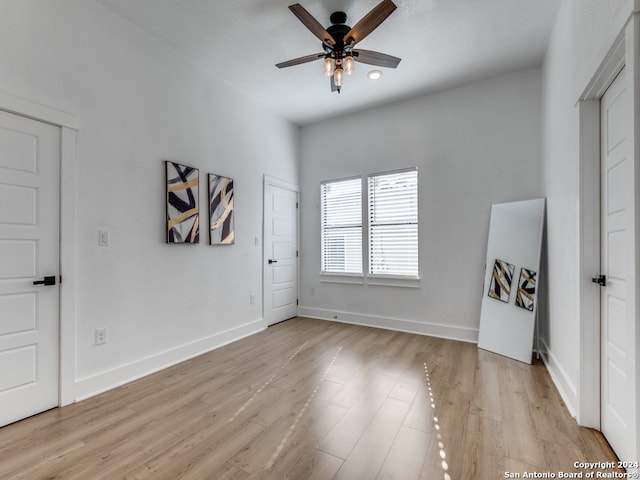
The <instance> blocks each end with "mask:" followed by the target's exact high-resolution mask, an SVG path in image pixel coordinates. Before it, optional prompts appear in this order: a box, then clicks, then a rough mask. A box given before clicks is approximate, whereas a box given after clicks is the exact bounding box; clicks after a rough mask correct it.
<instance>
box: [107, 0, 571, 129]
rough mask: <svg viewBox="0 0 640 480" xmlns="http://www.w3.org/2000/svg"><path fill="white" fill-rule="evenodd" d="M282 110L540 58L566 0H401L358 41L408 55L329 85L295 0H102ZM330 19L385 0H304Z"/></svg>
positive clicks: (297, 110)
mask: <svg viewBox="0 0 640 480" xmlns="http://www.w3.org/2000/svg"><path fill="white" fill-rule="evenodd" d="M99 1H100V2H101V3H102V4H104V5H105V6H107V7H108V8H110V9H112V10H113V11H115V12H116V13H117V14H119V15H120V16H122V17H124V18H125V19H127V20H129V21H130V22H132V23H134V24H136V25H138V26H139V27H140V28H142V29H143V30H145V31H147V32H148V33H149V34H151V35H152V36H154V37H156V38H158V39H160V40H162V41H164V42H166V43H167V44H169V45H170V46H171V47H172V48H174V49H175V50H176V51H178V52H179V53H181V54H182V55H184V56H185V57H187V58H190V59H191V60H192V61H194V62H195V63H197V64H199V65H201V66H202V67H203V68H205V69H207V70H208V71H210V72H211V73H212V74H213V75H215V76H217V77H218V78H220V79H222V80H223V81H225V82H227V83H229V84H232V85H234V86H235V87H236V88H238V89H239V90H240V91H242V92H244V93H245V94H246V95H248V96H249V97H251V98H253V99H254V100H256V101H257V102H259V103H261V104H262V105H264V106H265V107H266V108H267V109H269V110H271V111H273V112H274V113H276V114H278V115H280V116H282V117H284V118H286V119H288V120H290V121H292V122H294V123H296V124H299V125H304V124H308V123H312V122H314V121H318V120H321V119H325V118H329V117H332V116H335V115H340V114H343V113H348V112H352V111H356V110H361V109H365V108H368V107H371V106H374V105H379V104H383V103H388V102H392V101H395V100H398V99H401V98H408V97H411V96H415V95H419V94H423V93H427V92H432V91H436V90H440V89H443V88H448V87H451V86H456V85H461V84H465V83H469V82H472V81H477V80H480V79H483V78H489V77H493V76H496V75H499V74H502V73H507V72H511V71H515V70H520V69H524V68H530V67H537V66H539V65H541V63H542V59H543V56H544V52H545V49H546V46H547V43H548V39H549V35H550V32H551V29H552V27H553V22H554V19H555V15H556V12H557V9H558V6H559V3H560V0H394V1H395V3H396V5H397V6H398V9H397V10H396V11H395V12H393V13H392V14H391V16H390V17H389V18H387V20H386V21H385V22H384V23H383V24H382V25H380V26H379V27H378V28H377V29H376V30H375V31H374V32H373V33H371V34H370V35H369V36H368V37H367V38H365V39H364V40H363V41H362V42H361V43H359V44H358V47H359V48H363V49H367V50H376V51H379V52H382V53H386V54H389V55H393V56H396V57H401V58H402V62H401V63H400V65H399V66H398V68H397V69H395V70H394V69H385V68H381V70H383V72H384V75H383V77H382V78H381V79H380V80H378V81H375V82H374V81H372V80H369V79H368V78H367V75H366V73H367V72H368V71H370V70H372V69H374V68H375V67H372V66H370V65H365V64H361V63H356V71H355V72H354V74H353V75H352V76H348V77H347V76H345V79H344V83H343V87H342V93H340V94H337V93H331V91H330V83H329V80H328V79H327V78H326V77H324V75H323V65H322V62H321V61H316V62H312V63H307V64H304V65H298V66H295V67H290V68H285V69H278V68H276V67H275V66H274V65H275V64H276V63H279V62H282V61H285V60H290V59H292V58H297V57H301V56H304V55H309V54H312V53H317V52H321V51H322V47H321V45H320V41H319V40H318V39H317V38H316V37H315V36H314V35H313V34H311V32H309V31H308V30H307V29H306V28H305V27H304V25H302V23H301V22H300V21H299V20H298V19H297V18H296V17H295V16H294V15H293V14H292V13H291V12H290V11H289V9H288V8H287V7H288V6H289V5H290V4H292V3H296V0H233V1H232V0H225V1H223V0H99ZM299 3H301V4H302V6H303V7H304V8H306V9H307V10H308V11H309V12H310V13H311V14H312V15H313V16H314V17H315V18H316V19H317V20H318V21H319V22H320V23H321V24H322V25H324V26H325V27H327V26H329V25H330V22H329V15H330V14H331V13H332V12H334V11H337V10H340V11H344V12H346V13H347V15H348V19H347V24H348V25H351V26H353V25H354V24H355V23H356V22H357V21H358V20H360V19H361V18H362V17H363V16H364V15H365V14H366V13H367V12H368V11H369V10H371V9H372V8H373V7H374V6H376V5H377V4H378V3H379V0H359V1H355V0H299Z"/></svg>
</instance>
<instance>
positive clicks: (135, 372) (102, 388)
mask: <svg viewBox="0 0 640 480" xmlns="http://www.w3.org/2000/svg"><path fill="white" fill-rule="evenodd" d="M266 327H267V325H266V324H265V322H264V320H263V319H259V320H254V321H252V322H249V323H245V324H244V325H240V326H239V327H235V328H232V329H229V330H225V331H224V332H219V333H216V334H215V335H211V336H209V337H206V338H202V339H200V340H196V341H195V342H191V343H188V344H185V345H180V346H178V347H175V348H172V349H170V350H166V351H164V352H160V353H157V354H155V355H152V356H150V357H147V358H143V359H141V360H137V361H135V362H132V363H129V364H127V365H122V366H120V367H117V368H114V369H112V370H108V371H106V372H101V373H98V374H96V375H92V376H90V377H86V378H82V379H80V380H77V381H76V384H75V400H76V401H80V400H84V399H86V398H89V397H92V396H94V395H97V394H99V393H102V392H106V391H107V390H111V389H112V388H115V387H118V386H120V385H124V384H125V383H129V382H131V381H133V380H136V379H138V378H141V377H144V376H146V375H149V374H151V373H154V372H157V371H159V370H162V369H164V368H167V367H170V366H172V365H176V364H178V363H180V362H184V361H185V360H188V359H190V358H193V357H197V356H198V355H202V354H203V353H207V352H209V351H211V350H215V349H216V348H220V347H222V346H224V345H227V344H229V343H232V342H235V341H236V340H240V339H241V338H244V337H248V336H250V335H253V334H255V333H258V332H260V331H262V330H264V329H265V328H266Z"/></svg>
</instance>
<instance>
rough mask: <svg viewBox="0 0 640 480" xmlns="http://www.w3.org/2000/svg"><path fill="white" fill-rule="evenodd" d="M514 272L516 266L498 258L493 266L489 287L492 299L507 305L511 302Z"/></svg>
mask: <svg viewBox="0 0 640 480" xmlns="http://www.w3.org/2000/svg"><path fill="white" fill-rule="evenodd" d="M514 271H515V266H514V265H511V264H510V263H507V262H505V261H504V260H499V259H497V258H496V260H495V262H494V264H493V273H492V274H491V284H490V285H489V296H490V297H491V298H495V299H496V300H500V301H502V302H505V303H508V302H509V294H510V293H511V282H512V280H513V273H514Z"/></svg>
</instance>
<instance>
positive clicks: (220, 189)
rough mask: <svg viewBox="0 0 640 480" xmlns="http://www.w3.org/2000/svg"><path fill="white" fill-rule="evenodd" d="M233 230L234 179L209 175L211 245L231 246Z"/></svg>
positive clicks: (233, 236) (233, 237) (233, 240)
mask: <svg viewBox="0 0 640 480" xmlns="http://www.w3.org/2000/svg"><path fill="white" fill-rule="evenodd" d="M234 242H235V231H234V228H233V179H232V178H229V177H223V176H222V175H214V174H213V173H210V174H209V243H210V244H211V245H231V244H233V243H234Z"/></svg>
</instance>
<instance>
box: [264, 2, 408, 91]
mask: <svg viewBox="0 0 640 480" xmlns="http://www.w3.org/2000/svg"><path fill="white" fill-rule="evenodd" d="M396 8H397V7H396V5H395V4H394V3H393V2H392V1H391V0H382V2H380V3H379V4H378V5H377V6H376V7H374V8H373V10H371V11H370V12H369V13H367V14H366V15H365V16H364V17H363V18H362V19H361V20H360V21H359V22H358V23H356V24H355V25H354V26H353V27H350V26H348V25H347V24H346V22H347V14H346V13H344V12H334V13H332V14H331V17H330V19H329V20H330V21H331V25H330V26H329V27H327V28H326V29H325V28H324V27H323V26H322V25H321V24H320V22H318V21H317V20H316V19H315V18H314V17H313V16H312V15H311V14H310V13H309V12H308V11H307V10H305V8H304V7H303V6H302V5H300V4H299V3H296V4H295V5H291V6H290V7H289V10H291V11H292V12H293V14H294V15H295V16H296V17H298V19H299V20H300V21H301V22H302V23H303V24H304V26H305V27H307V28H308V29H309V31H310V32H311V33H313V34H314V35H315V36H316V37H318V38H319V39H320V41H321V42H322V48H323V50H324V51H323V52H320V53H314V54H312V55H306V56H304V57H300V58H294V59H293V60H288V61H286V62H282V63H278V64H276V67H278V68H285V67H292V66H294V65H300V64H302V63H308V62H313V61H315V60H319V59H321V58H324V73H325V75H326V76H327V77H331V91H332V92H338V93H340V89H341V88H342V77H343V74H345V73H346V74H347V75H351V73H352V72H353V67H354V62H360V63H366V64H369V65H376V66H380V67H387V68H396V67H397V66H398V64H399V63H400V60H401V59H400V58H398V57H393V56H391V55H387V54H384V53H380V52H374V51H371V50H362V49H357V50H356V49H354V47H355V45H356V44H357V43H359V42H361V41H362V40H363V39H364V38H365V37H366V36H367V35H369V34H370V33H371V32H373V31H374V30H375V29H376V28H377V27H378V26H379V25H380V24H381V23H382V22H384V21H385V20H386V19H387V17H388V16H389V15H391V14H392V13H393V11H394V10H395V9H396Z"/></svg>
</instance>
